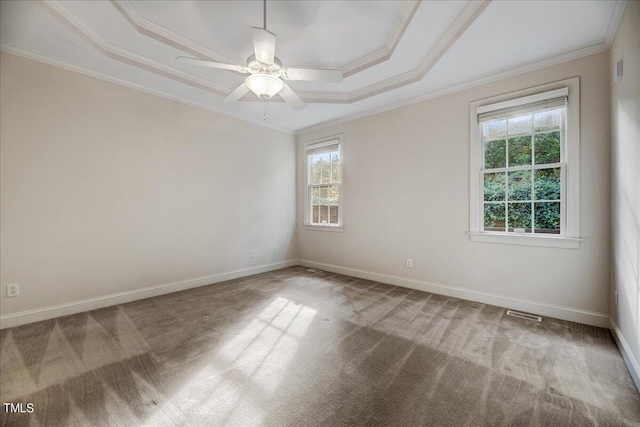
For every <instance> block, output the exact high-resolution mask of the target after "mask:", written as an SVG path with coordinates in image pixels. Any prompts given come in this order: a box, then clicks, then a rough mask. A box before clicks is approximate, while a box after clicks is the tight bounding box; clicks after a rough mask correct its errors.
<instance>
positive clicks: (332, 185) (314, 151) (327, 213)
mask: <svg viewBox="0 0 640 427" xmlns="http://www.w3.org/2000/svg"><path fill="white" fill-rule="evenodd" d="M341 143H342V140H341V138H339V139H337V140H336V139H335V138H334V139H329V140H325V141H321V142H318V143H311V144H307V146H306V168H307V171H306V180H307V194H306V198H307V203H306V205H307V208H306V219H305V224H308V225H313V226H328V227H332V226H333V227H335V226H340V225H341V224H342V209H341V206H342V164H341V163H342V156H341V152H342V149H341Z"/></svg>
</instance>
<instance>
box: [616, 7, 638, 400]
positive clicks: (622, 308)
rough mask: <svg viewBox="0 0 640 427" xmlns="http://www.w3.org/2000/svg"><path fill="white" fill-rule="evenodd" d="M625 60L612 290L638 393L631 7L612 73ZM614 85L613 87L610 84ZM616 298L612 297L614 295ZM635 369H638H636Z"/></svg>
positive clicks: (634, 21) (619, 89)
mask: <svg viewBox="0 0 640 427" xmlns="http://www.w3.org/2000/svg"><path fill="white" fill-rule="evenodd" d="M621 59H622V60H623V62H624V67H623V69H624V76H623V78H622V80H621V81H619V82H616V83H613V84H612V86H611V107H612V108H611V109H612V116H613V119H612V126H611V130H612V138H611V140H612V164H613V167H612V176H613V178H612V189H613V191H612V219H613V221H612V225H613V266H612V276H613V279H614V280H613V289H612V291H617V292H618V306H617V307H616V306H615V300H614V299H613V298H612V301H611V319H612V321H613V323H614V324H615V326H617V328H619V329H618V333H619V334H620V335H621V337H622V338H621V340H624V343H623V346H624V345H626V346H627V347H628V348H627V349H626V351H627V356H628V358H629V359H632V360H631V363H630V364H631V365H632V367H634V369H631V370H632V371H635V380H636V384H637V385H638V387H639V388H640V378H639V377H640V366H639V365H638V363H639V362H640V312H639V309H638V307H639V306H640V280H639V276H640V3H639V2H637V1H630V2H628V3H627V6H626V9H625V12H624V15H623V17H622V21H621V22H620V26H619V27H618V32H617V34H616V37H615V40H614V42H613V46H612V47H611V63H610V69H611V70H614V66H615V64H616V62H618V61H620V60H621ZM612 80H613V79H611V80H610V81H612ZM612 293H613V292H612ZM634 364H635V366H633V365H634Z"/></svg>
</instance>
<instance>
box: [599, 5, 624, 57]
mask: <svg viewBox="0 0 640 427" xmlns="http://www.w3.org/2000/svg"><path fill="white" fill-rule="evenodd" d="M626 5H627V0H621V1H616V2H614V5H613V10H612V11H611V17H610V18H609V24H608V25H607V32H606V33H605V35H604V44H605V45H606V46H607V48H610V47H611V45H612V44H613V39H614V38H615V36H616V33H617V32H618V25H620V20H621V19H622V15H623V14H624V8H625V7H626Z"/></svg>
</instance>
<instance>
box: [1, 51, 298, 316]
mask: <svg viewBox="0 0 640 427" xmlns="http://www.w3.org/2000/svg"><path fill="white" fill-rule="evenodd" d="M0 65H1V72H0V75H1V88H0V90H1V92H2V97H1V106H0V108H1V110H0V111H1V115H0V120H1V123H0V132H1V133H0V142H1V165H0V167H1V217H2V218H1V231H2V234H1V251H2V254H1V267H2V269H1V270H2V271H1V277H0V283H1V284H2V292H1V295H2V296H1V297H0V303H1V305H0V309H1V312H2V315H3V316H6V315H9V314H11V313H16V312H21V311H25V310H31V309H38V308H43V307H48V306H52V305H56V304H66V303H69V302H72V301H78V300H84V299H88V298H97V297H102V296H107V295H112V294H116V293H121V292H128V291H135V290H137V289H141V288H145V287H149V286H155V285H160V284H165V283H168V282H174V281H183V280H187V279H193V278H198V277H202V276H208V275H213V274H216V273H221V272H229V271H233V270H237V269H245V268H250V267H254V266H259V265H264V264H270V263H274V262H278V261H283V260H286V259H292V258H295V257H296V248H295V238H294V233H295V225H294V224H295V142H294V137H293V136H292V135H287V134H284V133H281V132H277V131H274V130H270V129H267V128H265V127H261V126H257V125H253V124H248V123H246V122H243V121H240V120H236V119H232V118H228V117H225V116H222V115H218V114H215V113H212V112H208V111H205V110H201V109H197V108H193V107H190V106H186V105H184V104H180V103H177V102H173V101H170V100H166V99H164V98H159V97H156V96H153V95H149V94H145V93H142V92H139V91H135V90H132V89H129V88H125V87H122V86H119V85H116V84H112V83H108V82H104V81H101V80H97V79H94V78H90V77H86V76H84V75H80V74H76V73H73V72H70V71H65V70H62V69H59V68H55V67H51V66H48V65H44V64H42V63H38V62H34V61H30V60H26V59H23V58H19V57H16V56H12V55H8V54H4V53H3V54H2V57H1V60H0ZM273 246H277V247H278V248H279V251H278V254H277V255H273V254H272V249H271V248H272V247H273ZM249 250H256V257H255V258H254V259H249ZM9 283H19V284H20V292H21V294H20V296H19V297H16V298H6V293H5V287H4V286H5V285H6V284H9Z"/></svg>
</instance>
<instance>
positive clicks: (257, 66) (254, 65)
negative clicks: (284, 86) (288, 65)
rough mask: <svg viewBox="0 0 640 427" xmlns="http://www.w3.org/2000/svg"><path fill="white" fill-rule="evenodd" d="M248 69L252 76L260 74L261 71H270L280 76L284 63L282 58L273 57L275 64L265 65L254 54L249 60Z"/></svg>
mask: <svg viewBox="0 0 640 427" xmlns="http://www.w3.org/2000/svg"><path fill="white" fill-rule="evenodd" d="M247 68H248V69H249V72H250V73H251V74H255V73H259V72H261V71H268V72H271V73H273V74H278V73H279V71H280V70H282V61H280V58H278V57H275V56H274V57H273V64H264V63H262V62H260V61H258V60H257V59H256V55H255V54H253V55H251V56H249V57H248V58H247Z"/></svg>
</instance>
